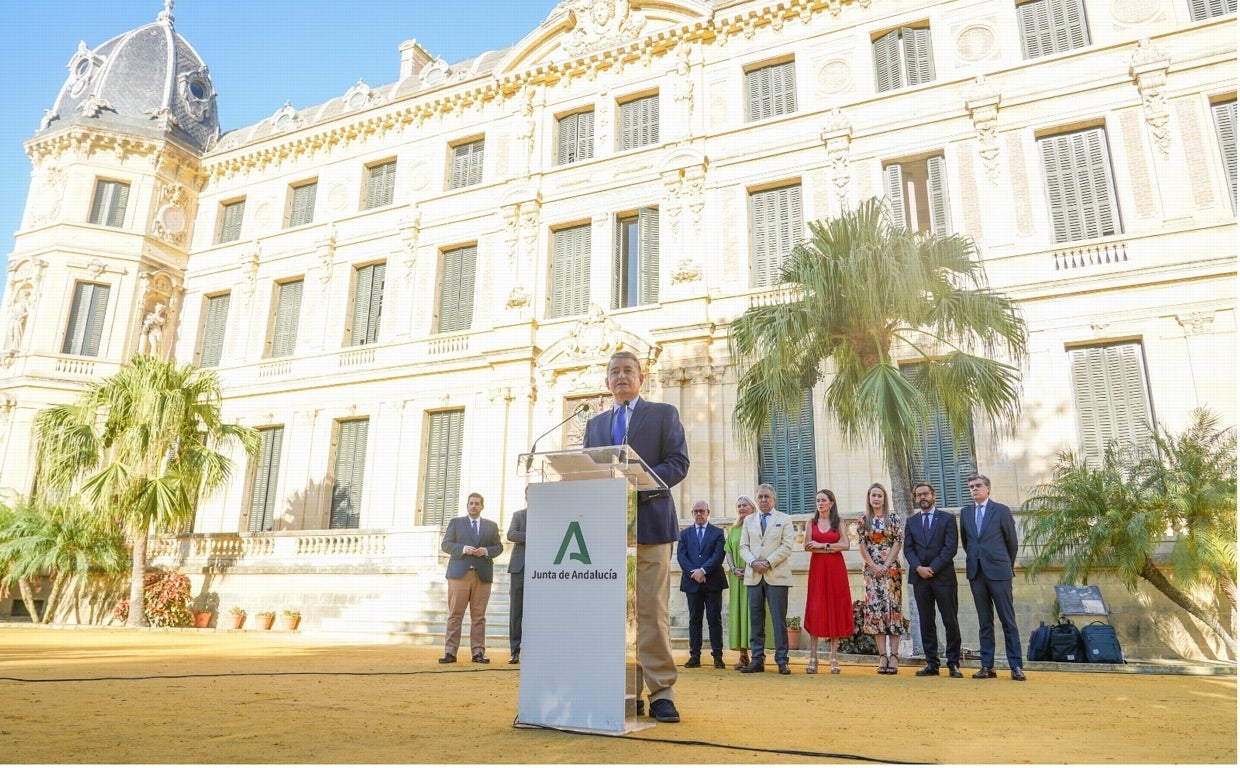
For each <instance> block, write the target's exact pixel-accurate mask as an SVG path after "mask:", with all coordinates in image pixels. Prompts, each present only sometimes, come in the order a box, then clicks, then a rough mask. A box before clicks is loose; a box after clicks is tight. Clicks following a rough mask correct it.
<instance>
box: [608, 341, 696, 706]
mask: <svg viewBox="0 0 1240 768" xmlns="http://www.w3.org/2000/svg"><path fill="white" fill-rule="evenodd" d="M643 380H644V376H643V375H642V366H641V361H640V360H638V359H637V355H635V354H633V353H632V352H629V351H627V350H622V351H620V352H617V353H615V354H614V355H612V356H611V359H610V360H608V361H607V389H608V390H609V391H610V392H611V396H612V398H614V400H615V404H614V406H613V407H612V408H611V409H610V410H608V411H607V412H605V413H600V414H599V415H597V416H595V417H594V418H592V419H590V421H589V423H587V424H586V437H585V447H586V448H597V447H601V446H608V445H622V444H627V445H629V446H631V447H632V448H633V450H635V451H636V452H637V454H638V455H639V456H641V457H642V459H643V460H644V461H645V462H646V464H647V465H649V466H650V468H651V469H652V470H653V471H654V473H655V474H656V475H658V476H659V478H660V479H661V480H662V481H663V482H664V484H666V485H667V487H668V488H672V487H674V486H675V485H677V484H678V483H679V482H680V481H681V480H684V479H685V475H686V474H687V473H688V471H689V449H688V447H687V446H686V445H685V429H684V427H683V426H681V424H680V413H679V412H678V411H677V410H676V407H675V406H672V405H668V404H667V403H652V402H650V401H648V400H644V399H642V398H641V397H639V396H638V395H639V394H640V392H641V386H642V381H643ZM679 534H680V526H679V525H678V524H677V522H676V504H675V502H674V501H673V500H672V495H671V492H670V491H665V490H662V489H660V490H656V491H639V492H638V494H637V601H636V602H637V680H638V682H637V685H638V690H637V691H635V693H636V695H637V697H638V703H639V704H640V703H641V701H640V699H641V690H640V688H641V686H642V685H645V687H646V688H647V689H649V691H650V715H651V717H653V718H654V719H655V720H658V721H659V722H661V723H677V722H680V713H679V712H678V711H677V710H676V705H675V704H674V703H673V699H674V698H675V696H674V693H673V691H672V686H673V685H675V684H676V662H675V660H673V659H672V636H671V626H670V623H669V621H668V611H667V599H668V592H669V591H670V590H671V569H670V568H669V565H670V563H671V559H672V542H674V541H676V539H677V537H678V536H679Z"/></svg>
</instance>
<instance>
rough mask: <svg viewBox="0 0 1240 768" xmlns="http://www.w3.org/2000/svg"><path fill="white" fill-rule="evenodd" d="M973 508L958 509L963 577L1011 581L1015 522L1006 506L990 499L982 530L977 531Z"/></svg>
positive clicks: (972, 506)
mask: <svg viewBox="0 0 1240 768" xmlns="http://www.w3.org/2000/svg"><path fill="white" fill-rule="evenodd" d="M976 510H977V505H976V504H966V505H965V506H963V507H961V508H960V543H961V544H963V545H964V551H965V560H964V562H965V575H966V576H968V577H969V581H973V580H974V579H977V578H980V577H983V576H984V577H986V579H988V580H990V581H1011V580H1012V577H1013V576H1014V575H1015V568H1014V563H1015V562H1016V550H1017V547H1018V541H1017V538H1016V521H1015V520H1014V519H1013V518H1012V510H1011V509H1010V508H1009V507H1008V506H1007V505H1006V504H1000V503H999V502H997V501H995V500H994V499H990V500H988V501H987V502H986V517H985V519H984V520H983V521H982V530H981V531H980V532H978V530H977V522H976V521H977V514H976Z"/></svg>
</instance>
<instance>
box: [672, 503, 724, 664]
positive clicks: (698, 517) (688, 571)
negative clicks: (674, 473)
mask: <svg viewBox="0 0 1240 768" xmlns="http://www.w3.org/2000/svg"><path fill="white" fill-rule="evenodd" d="M723 538H724V537H723V529H722V528H719V527H718V526H714V525H711V524H710V505H709V504H707V503H706V502H705V501H698V502H696V503H694V505H693V525H691V526H689V527H688V528H686V529H684V530H683V531H681V532H680V543H679V544H678V545H677V547H676V560H677V562H679V563H680V591H681V592H684V593H685V599H686V600H688V602H689V660H688V661H687V662H685V667H686V668H689V669H692V668H694V667H700V666H702V614H703V613H705V614H706V623H707V625H708V626H709V627H710V655H711V656H712V657H713V658H714V660H715V669H725V668H726V667H725V665H724V663H723V590H725V589H727V588H728V577H727V575H726V574H724V572H723Z"/></svg>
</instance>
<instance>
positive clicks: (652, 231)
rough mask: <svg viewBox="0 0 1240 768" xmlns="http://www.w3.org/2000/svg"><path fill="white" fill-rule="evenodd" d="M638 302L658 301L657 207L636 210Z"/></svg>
mask: <svg viewBox="0 0 1240 768" xmlns="http://www.w3.org/2000/svg"><path fill="white" fill-rule="evenodd" d="M637 249H638V263H639V264H638V274H639V277H638V288H637V303H638V304H657V303H658V301H659V209H657V208H641V209H639V210H638V211H637Z"/></svg>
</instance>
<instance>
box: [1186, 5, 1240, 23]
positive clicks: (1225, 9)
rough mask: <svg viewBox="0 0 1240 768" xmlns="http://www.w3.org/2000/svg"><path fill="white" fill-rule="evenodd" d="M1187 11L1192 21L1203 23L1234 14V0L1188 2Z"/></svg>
mask: <svg viewBox="0 0 1240 768" xmlns="http://www.w3.org/2000/svg"><path fill="white" fill-rule="evenodd" d="M1188 11H1189V14H1190V15H1191V16H1192V18H1193V21H1205V20H1206V19H1213V18H1214V17H1215V16H1226V15H1227V14H1229V13H1235V12H1236V0H1188Z"/></svg>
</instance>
